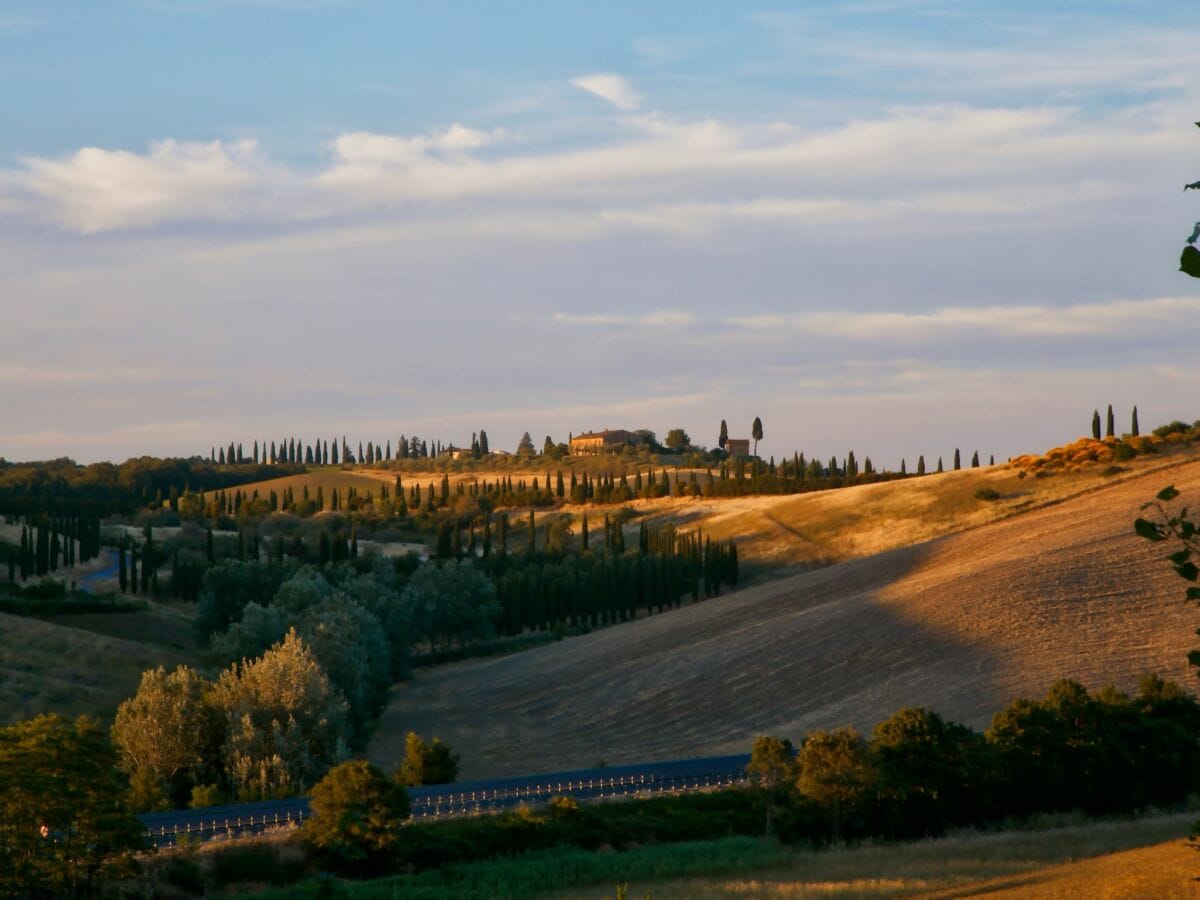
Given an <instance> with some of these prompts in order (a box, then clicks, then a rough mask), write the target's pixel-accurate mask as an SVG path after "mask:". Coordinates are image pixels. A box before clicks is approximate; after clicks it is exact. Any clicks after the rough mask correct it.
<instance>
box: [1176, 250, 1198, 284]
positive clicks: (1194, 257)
mask: <svg viewBox="0 0 1200 900" xmlns="http://www.w3.org/2000/svg"><path fill="white" fill-rule="evenodd" d="M1179 271H1180V272H1186V273H1187V274H1188V275H1191V276H1192V277H1193V278H1200V250H1197V249H1196V248H1195V247H1193V246H1192V245H1191V244H1188V245H1187V246H1186V247H1184V248H1183V252H1182V253H1181V254H1179Z"/></svg>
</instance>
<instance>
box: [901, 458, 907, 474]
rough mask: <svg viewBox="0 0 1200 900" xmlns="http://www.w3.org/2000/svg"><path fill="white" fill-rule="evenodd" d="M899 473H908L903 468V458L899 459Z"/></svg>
mask: <svg viewBox="0 0 1200 900" xmlns="http://www.w3.org/2000/svg"><path fill="white" fill-rule="evenodd" d="M900 474H901V475H907V474H908V472H906V471H905V469H904V460H900Z"/></svg>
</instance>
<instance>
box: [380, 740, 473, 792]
mask: <svg viewBox="0 0 1200 900" xmlns="http://www.w3.org/2000/svg"><path fill="white" fill-rule="evenodd" d="M458 762H459V756H458V754H457V753H455V752H454V751H452V750H451V749H450V748H449V747H448V746H447V745H446V744H444V743H442V741H441V739H440V738H436V737H435V738H434V739H433V741H432V742H431V743H428V744H427V743H425V741H424V740H422V738H421V736H420V735H419V734H417V733H416V732H414V731H410V732H409V733H408V735H407V736H406V737H405V739H404V759H403V760H401V761H400V765H398V766H397V767H396V771H395V773H394V774H393V777H394V778H395V780H396V782H397V783H398V784H401V785H403V786H404V787H420V786H421V785H423V784H451V783H453V782H454V781H455V780H456V779H457V778H458Z"/></svg>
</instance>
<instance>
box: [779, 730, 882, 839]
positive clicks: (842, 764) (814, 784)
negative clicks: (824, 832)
mask: <svg viewBox="0 0 1200 900" xmlns="http://www.w3.org/2000/svg"><path fill="white" fill-rule="evenodd" d="M867 751H868V748H867V743H866V741H864V740H863V739H862V737H861V736H860V735H859V733H858V731H856V730H855V729H853V728H838V729H836V730H834V731H814V732H811V733H810V734H809V735H808V737H806V738H805V740H804V744H803V745H802V746H801V748H800V755H799V766H800V774H799V776H798V777H797V779H796V788H797V789H798V790H799V791H800V794H801V795H802V796H804V797H807V798H808V799H809V800H811V801H812V802H813V803H815V804H816V805H817V806H818V807H820V808H821V809H823V810H824V811H825V812H826V813H827V814H828V815H829V818H830V823H831V825H832V828H833V836H834V838H835V839H838V838H840V837H841V836H842V833H843V829H844V828H845V825H846V822H847V820H848V819H849V818H850V817H851V816H853V815H855V814H856V813H858V812H859V811H861V809H862V807H863V806H864V804H865V802H866V800H867V798H868V795H869V793H870V788H871V785H872V784H873V782H874V777H875V775H874V772H873V770H872V768H871V760H870V756H869V754H868V752H867Z"/></svg>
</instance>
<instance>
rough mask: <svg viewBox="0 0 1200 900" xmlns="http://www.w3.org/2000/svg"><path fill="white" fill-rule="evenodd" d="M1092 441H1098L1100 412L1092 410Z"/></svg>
mask: <svg viewBox="0 0 1200 900" xmlns="http://www.w3.org/2000/svg"><path fill="white" fill-rule="evenodd" d="M1092 440H1096V441H1098V440H1100V410H1098V409H1093V410H1092Z"/></svg>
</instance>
